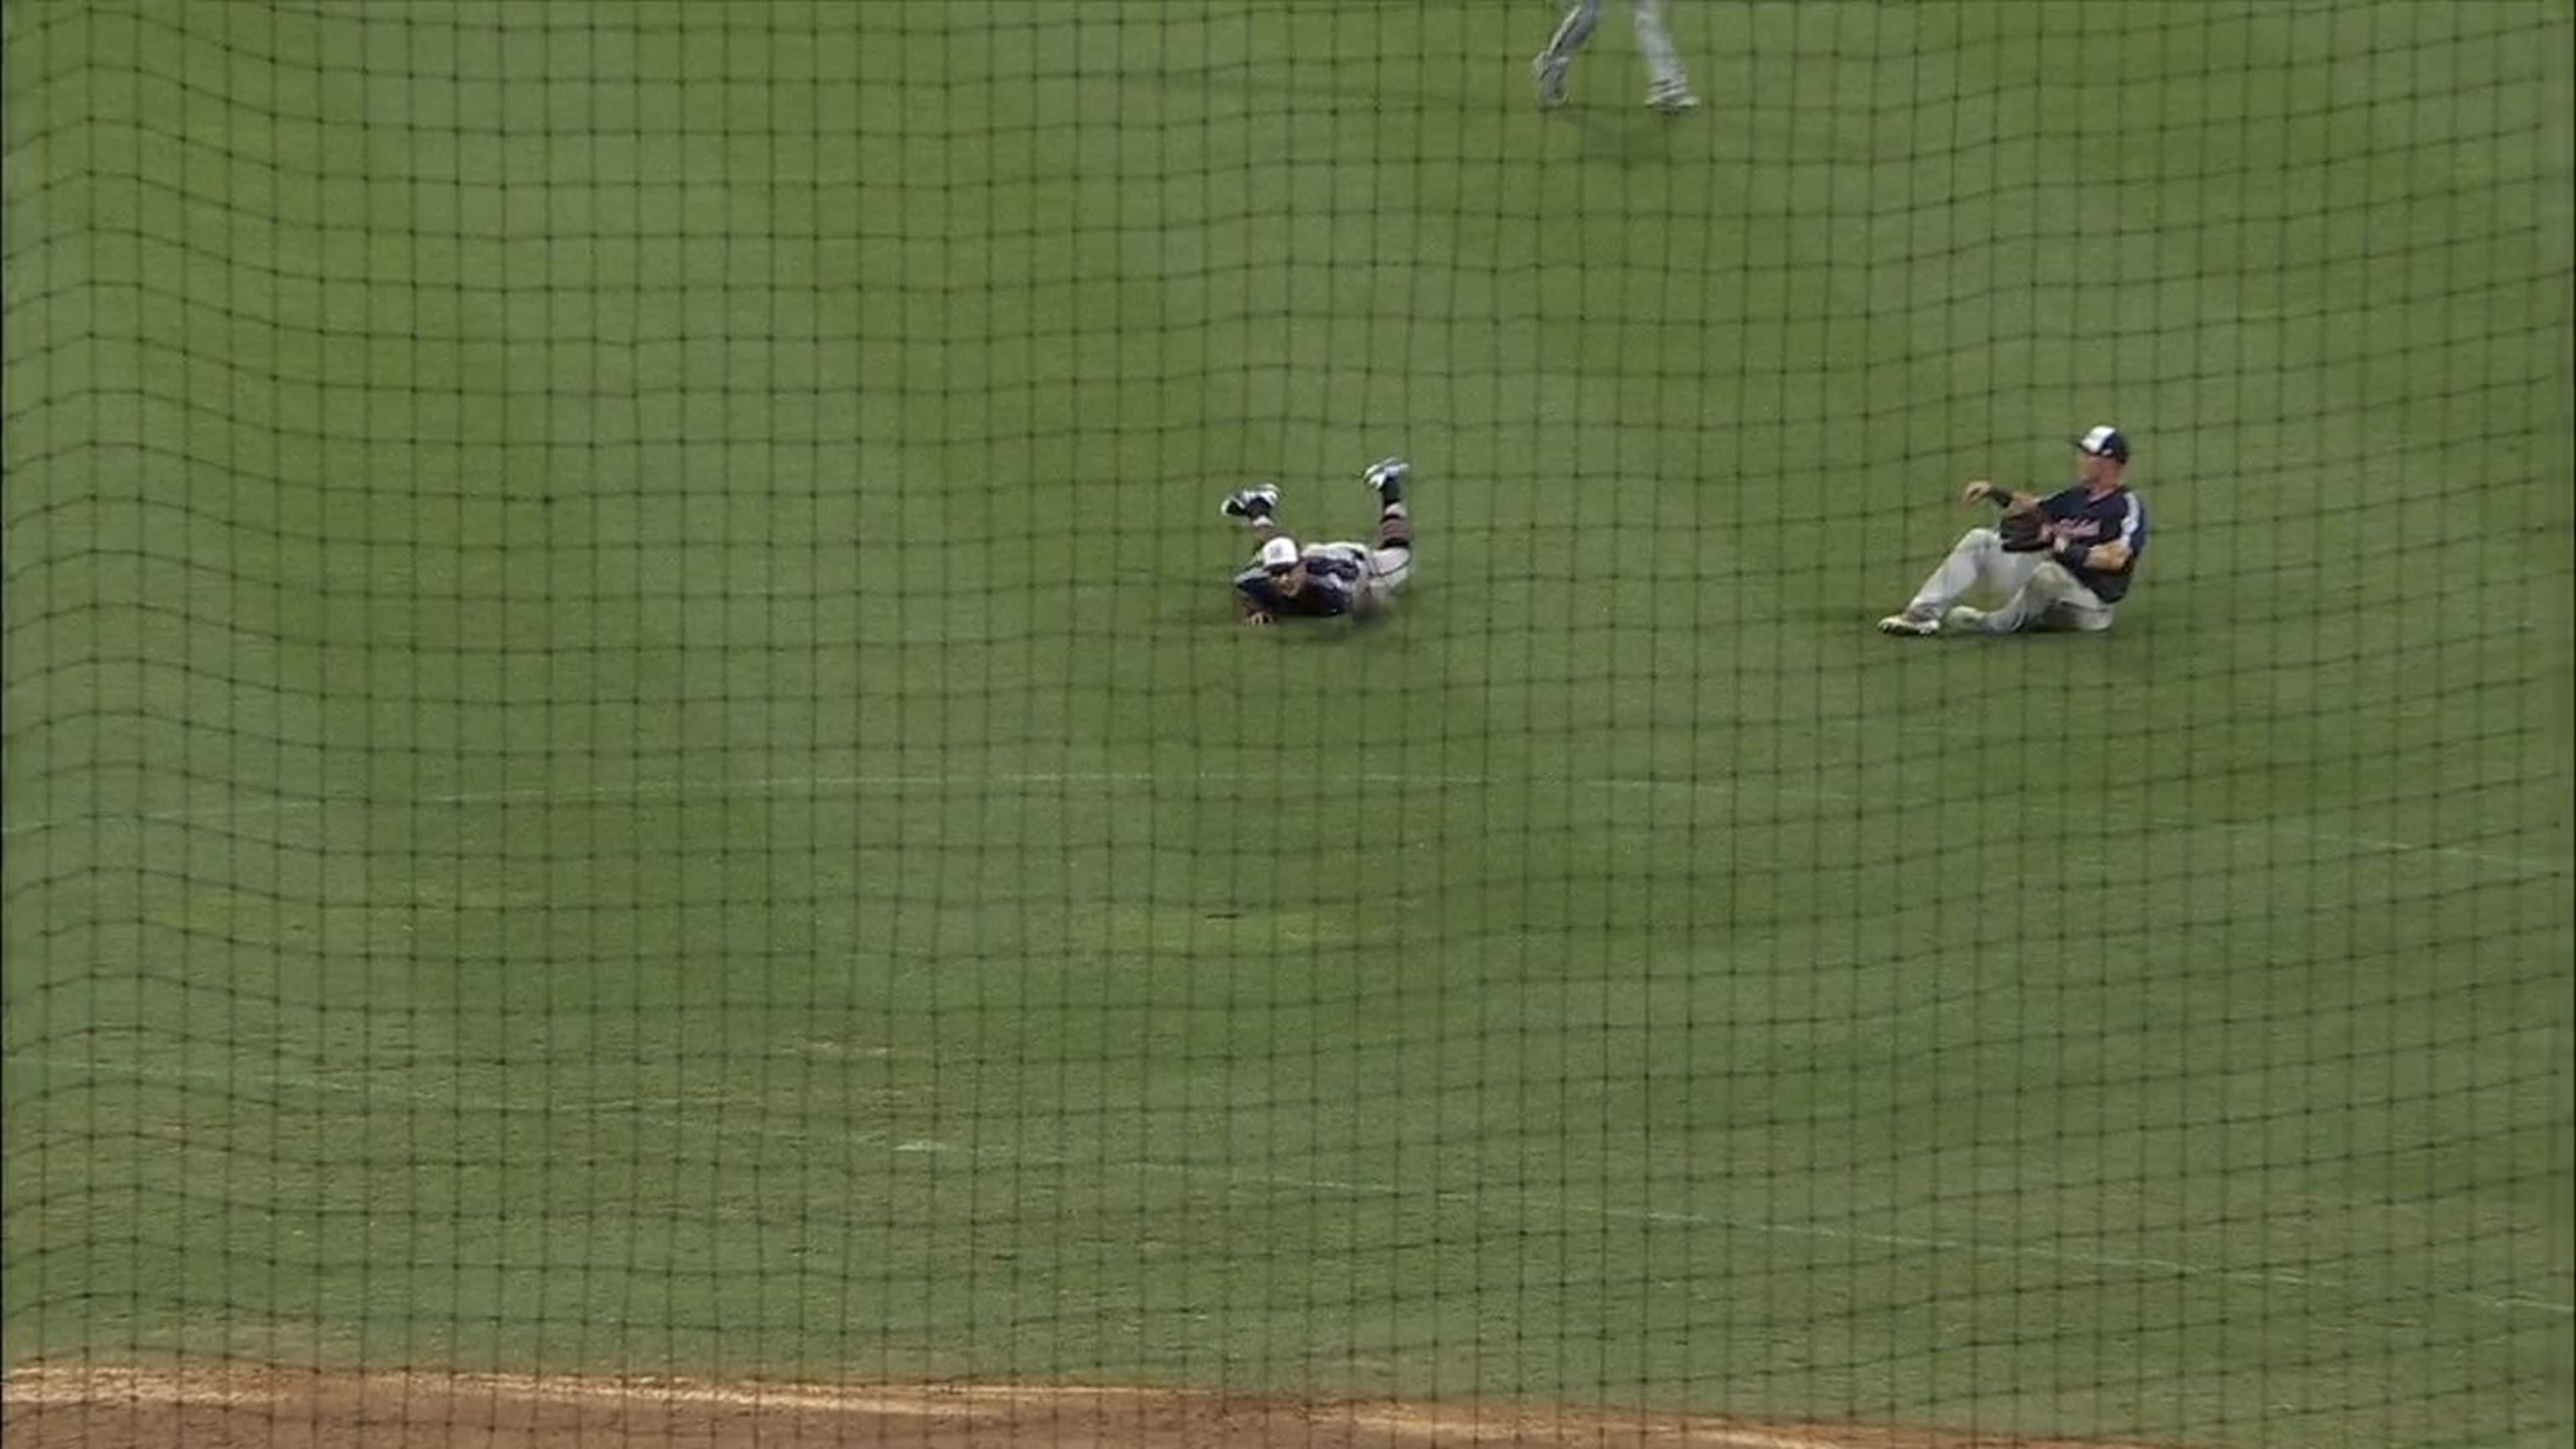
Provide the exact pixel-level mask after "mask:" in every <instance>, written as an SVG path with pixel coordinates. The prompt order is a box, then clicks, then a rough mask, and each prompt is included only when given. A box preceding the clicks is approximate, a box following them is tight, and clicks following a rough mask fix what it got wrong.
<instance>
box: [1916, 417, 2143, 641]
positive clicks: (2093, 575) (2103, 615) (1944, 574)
mask: <svg viewBox="0 0 2576 1449" xmlns="http://www.w3.org/2000/svg"><path fill="white" fill-rule="evenodd" d="M2074 443H2075V450H2076V452H2077V453H2079V454H2081V455H2082V460H2081V463H2080V464H2079V472H2080V474H2081V476H2080V477H2079V478H2078V479H2077V480H2076V482H2075V484H2074V486H2073V487H2070V488H2065V489H2061V490H2060V491H2058V492H2055V493H2051V494H2049V495H2048V496H2047V497H2045V498H2042V497H2040V496H2038V495H2037V494H2032V493H2015V492H2013V491H2011V490H2010V489H2007V488H1998V487H1996V486H1995V485H1994V484H1992V483H1988V482H1986V481H1985V480H1983V479H1979V480H1978V481H1976V482H1974V483H1971V484H1969V485H1968V488H1967V491H1966V492H1965V493H1964V494H1962V495H1961V498H1962V499H1963V501H1965V502H1968V503H1976V502H1979V501H1980V500H1982V501H1984V502H1988V503H1992V504H1994V505H1995V506H1997V507H1999V508H2001V509H2002V510H2003V511H2004V516H2003V518H2002V519H2001V520H1999V521H1998V523H1997V524H1996V526H1995V527H1993V528H1972V529H1969V530H1968V531H1967V532H1966V533H1964V534H1962V535H1960V537H1959V541H1958V543H1956V544H1955V545H1953V546H1952V547H1951V549H1950V556H1949V557H1948V558H1945V559H1943V560H1942V561H1941V566H1940V567H1939V568H1937V569H1934V570H1933V571H1932V577H1930V578H1928V579H1925V580H1924V581H1923V587H1922V588H1920V589H1917V590H1915V591H1914V598H1913V601H1912V602H1910V603H1908V604H1907V605H1906V606H1905V608H1904V611H1903V612H1901V613H1895V614H1890V615H1888V616H1887V617H1886V618H1884V619H1881V620H1879V621H1878V628H1879V632H1880V633H1882V634H1915V635H1922V634H1938V633H1940V632H1941V631H1942V629H1943V628H1945V627H1946V628H1951V629H1964V630H1973V631H1975V632H1978V633H1983V634H2014V633H2019V632H2020V631H2022V630H2025V629H2074V630H2079V631H2081V632H2084V633H2088V634H2092V633H2099V632H2101V631H2102V630H2104V629H2108V628H2110V627H2111V611H2112V607H2113V606H2114V605H2116V604H2118V603H2119V602H2120V600H2121V599H2122V598H2123V597H2125V596H2126V595H2127V594H2128V592H2129V582H2130V580H2131V578H2133V577H2134V576H2135V575H2136V573H2137V569H2138V559H2139V557H2140V556H2141V555H2143V554H2144V553H2145V552H2146V551H2147V506H2146V504H2145V503H2143V502H2141V501H2139V498H2138V495H2137V494H2135V493H2133V492H2131V491H2129V486H2128V484H2127V483H2126V482H2124V481H2122V479H2123V475H2124V474H2126V473H2127V471H2128V467H2129V440H2128V439H2127V438H2125V437H2122V436H2121V435H2120V430H2119V429H2117V428H2113V427H2108V426H2104V427H2098V428H2095V429H2094V430H2093V431H2091V432H2089V433H2086V434H2085V435H2084V436H2082V437H2080V438H2077V439H2075V440H2074ZM1981 583H1982V584H1985V585H1987V586H1988V587H1990V588H1992V589H1994V590H1995V591H1996V592H1998V593H2000V594H2003V595H2004V596H2005V602H2004V606H2003V607H2002V608H2000V609H1996V610H1994V611H1992V612H1988V611H1986V610H1984V609H1972V608H1969V607H1968V606H1966V605H1964V604H1961V603H1959V600H1960V599H1961V598H1963V597H1965V596H1966V594H1967V592H1968V591H1969V590H1970V589H1973V588H1975V587H1976V586H1977V585H1979V584H1981Z"/></svg>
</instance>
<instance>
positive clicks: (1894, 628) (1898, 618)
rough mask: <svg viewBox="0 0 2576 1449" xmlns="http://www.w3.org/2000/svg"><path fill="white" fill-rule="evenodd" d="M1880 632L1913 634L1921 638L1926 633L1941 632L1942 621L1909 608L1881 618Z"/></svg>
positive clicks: (1879, 622)
mask: <svg viewBox="0 0 2576 1449" xmlns="http://www.w3.org/2000/svg"><path fill="white" fill-rule="evenodd" d="M1878 632H1880V633H1881V634H1912V635H1914V636H1916V637H1918V638H1919V637H1921V636H1923V635H1926V634H1938V633H1940V632H1941V621H1940V620H1938V619H1935V618H1933V617H1931V616H1930V615H1928V614H1917V613H1915V612H1913V611H1912V610H1908V611H1906V612H1905V613H1902V614H1890V615H1888V616H1887V617H1886V618H1884V619H1881V620H1879V621H1878Z"/></svg>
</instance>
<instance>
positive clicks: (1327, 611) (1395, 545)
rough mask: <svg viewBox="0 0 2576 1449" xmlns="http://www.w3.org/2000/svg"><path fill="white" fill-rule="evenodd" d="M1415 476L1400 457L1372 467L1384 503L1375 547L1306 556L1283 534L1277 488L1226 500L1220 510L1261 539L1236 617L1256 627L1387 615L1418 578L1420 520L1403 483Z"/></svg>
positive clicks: (1242, 577)
mask: <svg viewBox="0 0 2576 1449" xmlns="http://www.w3.org/2000/svg"><path fill="white" fill-rule="evenodd" d="M1412 471H1413V470H1412V469H1411V467H1410V466H1408V465H1407V464H1406V463H1405V461H1404V460H1403V459H1401V458H1382V459H1380V460H1378V461H1377V462H1375V463H1372V464H1370V465H1369V469H1368V472H1367V473H1366V474H1365V475H1364V476H1365V477H1366V479H1367V482H1368V486H1369V488H1370V490H1371V491H1373V492H1375V493H1376V494H1377V502H1378V515H1377V541H1376V542H1375V543H1374V544H1366V543H1315V544H1308V545H1307V546H1306V547H1304V548H1302V549H1301V548H1299V547H1298V546H1297V541H1296V540H1295V539H1293V538H1290V537H1289V536H1288V535H1287V534H1285V533H1282V532H1280V529H1279V490H1278V489H1277V488H1276V487H1263V488H1247V489H1245V490H1244V491H1242V492H1240V493H1234V494H1229V495H1227V497H1226V500H1225V505H1224V507H1223V509H1222V510H1221V511H1222V512H1223V513H1224V514H1225V516H1226V517H1228V518H1240V519H1242V520H1243V521H1244V524H1245V526H1247V527H1249V528H1250V529H1251V530H1252V532H1253V536H1254V537H1256V538H1259V539H1260V540H1261V553H1260V556H1259V557H1258V558H1256V559H1254V560H1253V564H1252V567H1250V568H1248V569H1245V570H1244V571H1243V572H1241V573H1239V574H1236V575H1235V576H1234V603H1235V612H1236V614H1237V616H1238V617H1240V618H1241V619H1242V620H1243V622H1244V623H1246V624H1249V625H1252V626H1254V627H1256V628H1257V627H1260V626H1262V625H1265V624H1269V623H1271V622H1273V621H1275V620H1279V619H1288V618H1303V619H1330V618H1337V617H1339V616H1341V615H1344V614H1348V615H1350V616H1352V617H1354V618H1359V619H1369V618H1374V617H1376V616H1377V615H1380V614H1383V613H1385V612H1386V608H1387V605H1388V604H1390V603H1392V602H1393V601H1394V598H1395V592H1396V590H1398V589H1401V588H1403V587H1404V584H1405V580H1407V579H1409V578H1411V577H1412V576H1413V518H1412V515H1410V514H1409V513H1407V512H1406V511H1405V507H1404V480H1405V479H1406V478H1407V477H1408V476H1410V475H1411V473H1412Z"/></svg>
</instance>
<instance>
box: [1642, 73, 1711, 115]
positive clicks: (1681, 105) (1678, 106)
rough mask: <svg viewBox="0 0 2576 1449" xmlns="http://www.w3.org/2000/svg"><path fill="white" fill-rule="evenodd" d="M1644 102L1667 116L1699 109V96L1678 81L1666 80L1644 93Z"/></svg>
mask: <svg viewBox="0 0 2576 1449" xmlns="http://www.w3.org/2000/svg"><path fill="white" fill-rule="evenodd" d="M1646 104H1647V105H1649V106H1652V107H1654V108H1655V109H1656V110H1659V111H1661V112H1663V113H1664V114H1665V115H1667V116H1679V115H1685V114H1687V113H1689V112H1691V111H1696V110H1698V109H1699V97H1697V96H1695V95H1692V94H1691V89H1690V87H1689V86H1686V85H1683V84H1682V83H1680V82H1679V81H1671V82H1667V83H1665V84H1663V85H1659V86H1657V87H1655V88H1654V89H1653V90H1651V91H1648V92H1647V93H1646Z"/></svg>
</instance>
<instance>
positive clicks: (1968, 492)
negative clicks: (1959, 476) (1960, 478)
mask: <svg viewBox="0 0 2576 1449" xmlns="http://www.w3.org/2000/svg"><path fill="white" fill-rule="evenodd" d="M1959 501H1960V502H1962V503H1991V504H1993V505H1995V506H1996V507H1997V508H2000V509H2002V510H2003V511H2004V512H2006V513H2020V512H2022V511H2023V510H2025V509H2031V508H2037V507H2038V506H2039V495H2038V494H2036V493H2015V492H2014V491H2013V490H2011V489H2009V488H2006V487H2004V486H2003V485H2002V484H2000V483H1989V482H1987V481H1986V480H1985V479H1983V478H1979V479H1977V480H1976V481H1975V482H1973V483H1970V484H1969V485H1968V486H1967V488H1966V489H1964V490H1962V491H1961V493H1960V494H1959Z"/></svg>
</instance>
